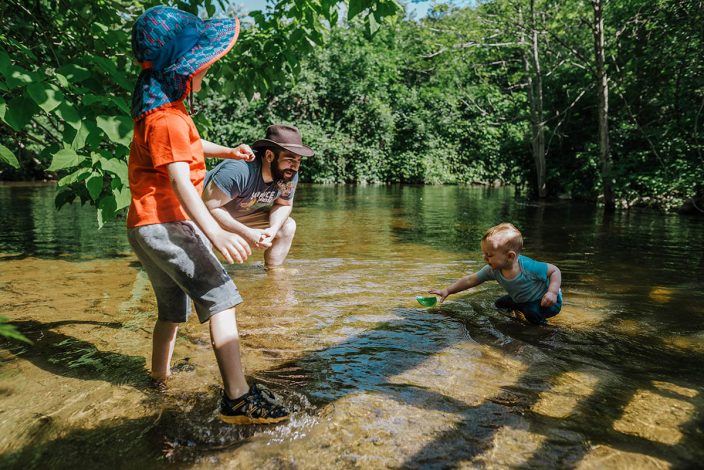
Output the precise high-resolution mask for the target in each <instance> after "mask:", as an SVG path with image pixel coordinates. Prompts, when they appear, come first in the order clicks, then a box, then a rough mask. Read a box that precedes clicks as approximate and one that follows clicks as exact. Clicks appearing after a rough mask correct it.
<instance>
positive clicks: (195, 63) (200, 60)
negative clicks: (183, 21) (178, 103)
mask: <svg viewBox="0 0 704 470" xmlns="http://www.w3.org/2000/svg"><path fill="white" fill-rule="evenodd" d="M203 23H204V24H203V31H202V32H201V36H200V39H199V40H198V42H197V43H196V45H195V46H193V49H191V50H190V51H189V52H188V53H187V54H184V55H183V57H181V58H180V59H178V60H177V61H176V63H174V64H173V65H172V66H171V67H168V71H169V72H174V73H177V74H179V75H186V76H191V75H193V74H196V73H198V72H200V71H201V70H203V69H204V68H206V67H208V66H209V65H212V64H213V63H214V62H215V61H217V60H218V59H220V58H221V57H222V56H224V55H225V54H227V53H228V52H229V51H230V49H232V48H233V47H234V45H235V43H236V42H237V38H238V37H239V35H240V21H239V20H238V19H237V18H215V19H212V20H205V21H203Z"/></svg>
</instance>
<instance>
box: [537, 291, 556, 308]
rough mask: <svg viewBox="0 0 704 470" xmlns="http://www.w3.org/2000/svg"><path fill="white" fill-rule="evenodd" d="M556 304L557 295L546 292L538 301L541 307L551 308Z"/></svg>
mask: <svg viewBox="0 0 704 470" xmlns="http://www.w3.org/2000/svg"><path fill="white" fill-rule="evenodd" d="M556 303H557V295H556V294H554V293H552V292H550V291H547V292H546V293H545V295H544V296H543V298H542V299H541V300H540V306H541V307H552V306H553V305H555V304H556Z"/></svg>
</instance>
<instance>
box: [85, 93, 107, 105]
mask: <svg viewBox="0 0 704 470" xmlns="http://www.w3.org/2000/svg"><path fill="white" fill-rule="evenodd" d="M81 102H82V103H83V106H90V105H92V104H95V103H100V104H107V103H109V102H110V99H109V98H107V97H105V96H101V95H94V94H93V93H86V94H85V95H83V100H82V101H81Z"/></svg>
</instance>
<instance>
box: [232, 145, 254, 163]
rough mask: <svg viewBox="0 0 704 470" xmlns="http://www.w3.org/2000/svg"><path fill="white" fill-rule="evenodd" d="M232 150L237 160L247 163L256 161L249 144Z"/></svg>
mask: <svg viewBox="0 0 704 470" xmlns="http://www.w3.org/2000/svg"><path fill="white" fill-rule="evenodd" d="M232 150H233V152H234V158H235V159H236V160H244V161H246V162H251V161H253V160H254V152H253V151H252V148H251V147H250V146H249V145H247V144H240V145H238V146H237V147H235V148H234V149H232Z"/></svg>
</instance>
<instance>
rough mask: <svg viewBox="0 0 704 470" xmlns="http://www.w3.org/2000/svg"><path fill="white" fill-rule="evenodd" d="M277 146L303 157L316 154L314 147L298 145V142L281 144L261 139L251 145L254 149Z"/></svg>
mask: <svg viewBox="0 0 704 470" xmlns="http://www.w3.org/2000/svg"><path fill="white" fill-rule="evenodd" d="M271 146H274V147H277V148H280V149H283V150H287V151H289V152H291V153H295V154H296V155H300V156H301V157H312V156H314V155H315V152H314V151H313V149H312V148H310V147H308V146H307V145H298V144H281V143H279V142H275V141H273V140H269V139H259V140H258V141H256V142H254V143H253V144H252V145H251V147H252V148H254V149H257V148H265V147H271Z"/></svg>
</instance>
